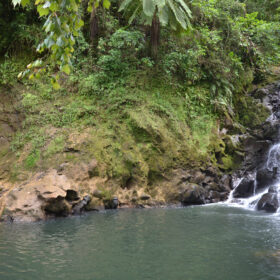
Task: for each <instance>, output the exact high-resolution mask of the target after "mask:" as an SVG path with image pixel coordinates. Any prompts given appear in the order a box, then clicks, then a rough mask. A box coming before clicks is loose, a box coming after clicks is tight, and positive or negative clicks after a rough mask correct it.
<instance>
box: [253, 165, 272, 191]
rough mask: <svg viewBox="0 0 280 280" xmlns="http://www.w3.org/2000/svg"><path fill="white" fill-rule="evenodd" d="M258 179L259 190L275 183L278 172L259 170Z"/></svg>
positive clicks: (257, 189)
mask: <svg viewBox="0 0 280 280" xmlns="http://www.w3.org/2000/svg"><path fill="white" fill-rule="evenodd" d="M256 180H257V184H256V191H257V192H259V191H262V190H264V189H265V188H267V187H269V186H271V185H273V184H275V183H276V180H277V179H276V174H275V173H274V172H273V171H270V170H267V169H260V170H258V171H257V175H256Z"/></svg>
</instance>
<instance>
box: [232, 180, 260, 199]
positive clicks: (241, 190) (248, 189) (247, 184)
mask: <svg viewBox="0 0 280 280" xmlns="http://www.w3.org/2000/svg"><path fill="white" fill-rule="evenodd" d="M254 192H255V179H254V178H247V177H245V178H243V179H242V180H241V182H240V183H239V184H238V186H237V187H236V188H235V189H234V191H233V197H234V198H247V197H250V196H252V195H253V194H254Z"/></svg>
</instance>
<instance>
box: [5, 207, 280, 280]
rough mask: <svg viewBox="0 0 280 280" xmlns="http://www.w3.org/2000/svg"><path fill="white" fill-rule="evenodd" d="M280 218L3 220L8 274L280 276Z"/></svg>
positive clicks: (124, 278) (168, 278)
mask: <svg viewBox="0 0 280 280" xmlns="http://www.w3.org/2000/svg"><path fill="white" fill-rule="evenodd" d="M279 272H280V217H279V216H277V215H272V216H271V215H266V214H262V213H256V212H252V211H246V210H244V209H238V208H231V207H229V206H223V205H216V206H208V207H189V208H184V209H183V208H182V209H152V210H126V211H108V212H104V213H98V214H96V213H94V214H90V215H87V216H83V217H73V218H67V219H58V220H55V221H50V222H46V223H43V222H42V223H36V224H2V225H0V279H1V280H2V279H3V280H31V279H44V280H48V279H52V280H53V279H67V280H111V279H114V280H132V279H133V280H145V279H152V280H179V279H186V280H188V279H190V280H204V279H205V280H206V279H207V280H209V279H210V280H212V279H213V280H233V279H234V280H258V279H260V280H270V279H271V280H272V279H280V273H279Z"/></svg>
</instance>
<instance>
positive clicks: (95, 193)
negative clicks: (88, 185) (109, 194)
mask: <svg viewBox="0 0 280 280" xmlns="http://www.w3.org/2000/svg"><path fill="white" fill-rule="evenodd" d="M92 195H93V196H94V197H96V198H99V199H102V198H103V197H104V193H103V192H102V191H100V190H95V191H94V192H93V194H92Z"/></svg>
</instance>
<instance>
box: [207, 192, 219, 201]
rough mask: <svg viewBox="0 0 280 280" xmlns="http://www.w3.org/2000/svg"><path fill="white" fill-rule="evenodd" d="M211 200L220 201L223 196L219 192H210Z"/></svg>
mask: <svg viewBox="0 0 280 280" xmlns="http://www.w3.org/2000/svg"><path fill="white" fill-rule="evenodd" d="M209 198H210V199H220V198H221V194H220V193H219V192H216V191H210V192H209Z"/></svg>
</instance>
